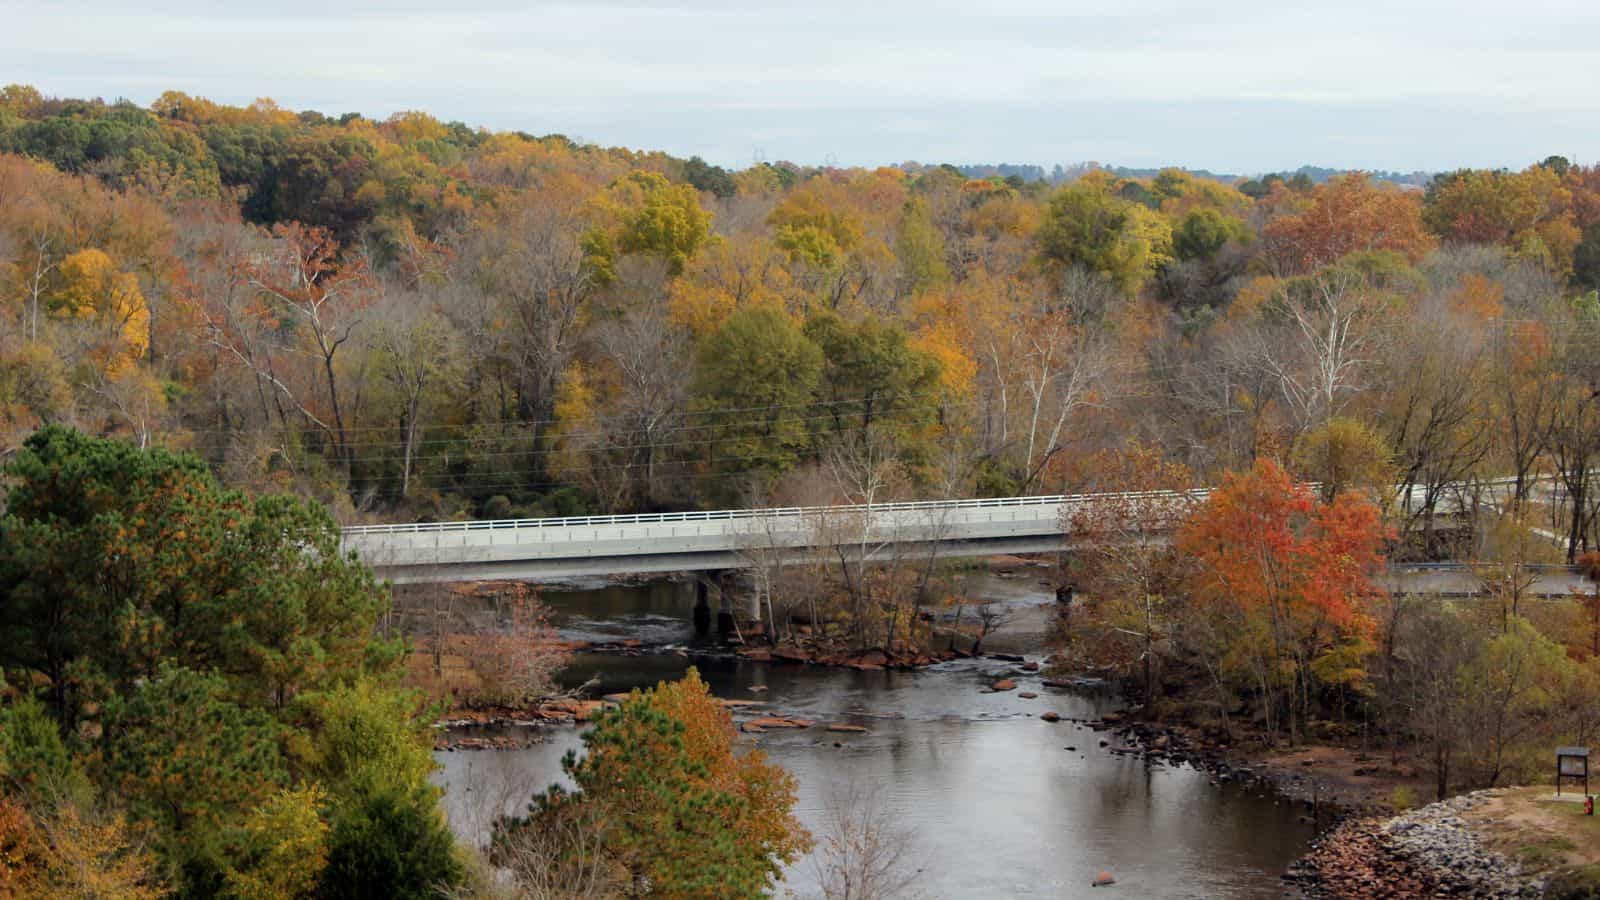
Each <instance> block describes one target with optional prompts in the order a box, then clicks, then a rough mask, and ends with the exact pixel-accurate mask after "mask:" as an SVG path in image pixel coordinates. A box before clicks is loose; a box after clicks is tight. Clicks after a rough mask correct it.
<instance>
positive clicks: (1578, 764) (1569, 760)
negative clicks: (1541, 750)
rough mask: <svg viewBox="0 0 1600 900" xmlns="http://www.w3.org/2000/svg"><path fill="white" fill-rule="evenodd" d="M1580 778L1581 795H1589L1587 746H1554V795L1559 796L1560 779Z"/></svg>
mask: <svg viewBox="0 0 1600 900" xmlns="http://www.w3.org/2000/svg"><path fill="white" fill-rule="evenodd" d="M1563 778H1582V779H1583V795H1584V796H1585V797H1587V796H1589V748H1588V747H1557V748H1556V796H1557V797H1559V796H1561V779H1563Z"/></svg>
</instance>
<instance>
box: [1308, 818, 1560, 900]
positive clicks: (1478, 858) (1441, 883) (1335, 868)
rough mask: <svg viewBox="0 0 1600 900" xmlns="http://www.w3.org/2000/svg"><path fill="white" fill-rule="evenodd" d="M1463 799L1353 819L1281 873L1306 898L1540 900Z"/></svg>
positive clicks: (1537, 887) (1534, 882) (1538, 889)
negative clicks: (1488, 840)
mask: <svg viewBox="0 0 1600 900" xmlns="http://www.w3.org/2000/svg"><path fill="white" fill-rule="evenodd" d="M1484 799H1485V792H1479V793H1477V794H1464V795H1462V796H1460V797H1455V798H1453V799H1450V800H1445V801H1443V802H1440V803H1434V804H1431V805H1429V806H1424V807H1422V808H1420V809H1416V810H1412V811H1411V812H1408V813H1404V814H1402V815H1398V816H1392V817H1389V818H1378V817H1372V818H1364V819H1350V820H1347V821H1345V822H1343V823H1342V824H1340V825H1339V827H1337V828H1335V829H1334V830H1332V831H1330V832H1328V833H1327V834H1325V835H1323V836H1322V837H1321V838H1319V839H1318V840H1317V841H1316V842H1315V843H1314V844H1313V845H1312V848H1311V851H1310V852H1309V853H1307V854H1306V855H1305V856H1304V857H1303V858H1301V859H1300V860H1299V861H1298V862H1296V863H1295V864H1294V865H1293V866H1291V867H1290V869H1289V871H1288V873H1287V874H1285V875H1284V880H1285V882H1286V883H1287V884H1288V885H1290V886H1291V888H1292V889H1293V890H1294V891H1295V892H1296V893H1297V894H1298V895H1299V896H1302V897H1308V898H1330V900H1343V898H1357V897H1361V898H1366V897H1392V898H1413V897H1416V898H1422V897H1473V898H1507V900H1520V898H1535V897H1540V896H1543V894H1544V884H1543V882H1542V881H1540V880H1539V879H1537V878H1534V877H1532V876H1530V875H1527V874H1525V873H1524V872H1522V870H1521V869H1520V868H1519V867H1518V866H1517V864H1516V863H1515V862H1513V861H1511V860H1508V859H1506V858H1505V857H1504V856H1501V855H1500V854H1498V853H1495V852H1494V851H1492V850H1490V849H1488V848H1487V847H1485V846H1483V845H1482V844H1481V843H1480V842H1479V841H1478V839H1477V837H1476V836H1475V835H1474V834H1473V833H1472V830H1471V829H1470V828H1469V827H1468V826H1467V824H1466V823H1465V822H1464V821H1463V820H1462V818H1461V814H1462V813H1463V812H1466V811H1467V810H1470V809H1472V808H1473V807H1474V806H1476V805H1478V804H1480V803H1482V802H1484Z"/></svg>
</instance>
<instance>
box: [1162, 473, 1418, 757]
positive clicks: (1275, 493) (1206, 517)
mask: <svg viewBox="0 0 1600 900" xmlns="http://www.w3.org/2000/svg"><path fill="white" fill-rule="evenodd" d="M1388 537H1389V533H1388V530H1387V528H1386V526H1384V525H1383V523H1382V520H1381V518H1380V515H1379V511H1378V508H1377V507H1376V506H1374V505H1373V504H1372V503H1371V502H1370V501H1368V500H1366V499H1364V498H1362V497H1359V496H1357V495H1355V494H1349V493H1346V494H1341V495H1340V496H1338V497H1336V498H1335V499H1334V500H1333V501H1332V502H1330V503H1324V502H1320V501H1319V500H1317V498H1316V497H1315V496H1314V495H1313V494H1312V492H1311V491H1310V490H1308V489H1307V488H1306V487H1304V486H1302V485H1299V484H1296V483H1295V482H1294V481H1293V480H1292V479H1291V478H1290V477H1289V475H1288V473H1287V472H1285V471H1284V470H1283V468H1282V467H1281V466H1279V465H1278V464H1277V463H1275V462H1272V461H1270V460H1261V461H1259V462H1257V463H1256V466H1255V468H1254V469H1252V470H1251V471H1249V472H1247V473H1241V474H1234V475H1230V476H1228V477H1227V478H1226V479H1224V481H1223V483H1222V485H1221V486H1220V487H1218V488H1217V489H1216V490H1214V491H1212V492H1211V495H1210V496H1209V497H1208V498H1207V500H1206V503H1205V504H1204V505H1203V506H1202V507H1201V508H1200V509H1199V510H1197V511H1196V512H1195V514H1194V515H1193V516H1192V517H1191V518H1190V519H1189V521H1188V522H1187V523H1186V524H1185V525H1184V527H1183V528H1182V529H1181V530H1180V531H1179V532H1178V548H1179V550H1180V551H1181V552H1183V553H1184V554H1186V555H1187V556H1189V557H1190V558H1191V559H1192V561H1193V562H1194V563H1195V573H1196V574H1195V580H1196V583H1195V586H1194V587H1195V597H1196V600H1197V601H1199V602H1200V603H1201V604H1203V605H1210V606H1211V607H1212V608H1213V609H1215V610H1216V611H1217V612H1218V613H1220V614H1222V615H1224V616H1225V617H1226V618H1228V619H1229V620H1230V623H1232V624H1233V625H1234V626H1235V627H1234V628H1233V629H1232V630H1231V633H1230V639H1229V640H1228V642H1227V643H1228V646H1227V647H1226V648H1225V650H1224V654H1223V663H1224V667H1225V668H1227V669H1228V670H1229V671H1231V672H1233V673H1235V674H1236V675H1239V676H1243V678H1244V679H1245V680H1246V681H1247V683H1248V684H1249V686H1250V687H1251V688H1253V689H1254V690H1256V691H1258V692H1259V693H1260V695H1261V699H1262V709H1263V712H1264V714H1265V720H1266V725H1267V729H1268V731H1269V733H1272V734H1274V735H1275V734H1276V733H1277V732H1278V731H1279V729H1281V728H1283V727H1284V726H1285V725H1286V726H1287V728H1288V732H1289V737H1290V740H1291V741H1293V740H1297V739H1298V737H1299V729H1300V726H1301V723H1302V722H1303V721H1304V719H1305V717H1306V715H1307V714H1308V713H1309V712H1310V710H1311V708H1312V704H1313V702H1314V701H1315V700H1316V699H1317V698H1318V697H1319V696H1320V692H1321V691H1322V690H1324V689H1330V688H1337V689H1343V688H1347V687H1350V686H1352V685H1355V684H1359V683H1360V681H1361V680H1362V677H1363V675H1364V673H1363V671H1362V669H1361V657H1362V656H1363V655H1364V651H1363V649H1362V648H1363V647H1365V646H1367V644H1368V638H1369V636H1370V632H1371V629H1372V621H1371V619H1370V617H1369V616H1368V614H1367V606H1368V600H1369V598H1370V597H1371V596H1372V595H1373V594H1374V593H1375V592H1376V591H1377V587H1376V585H1375V584H1374V582H1373V580H1372V579H1373V576H1374V575H1375V574H1376V573H1377V571H1378V569H1379V568H1380V567H1381V566H1382V565H1383V561H1384V557H1383V545H1384V542H1385V540H1386V539H1387V538H1388Z"/></svg>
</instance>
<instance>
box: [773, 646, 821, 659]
mask: <svg viewBox="0 0 1600 900" xmlns="http://www.w3.org/2000/svg"><path fill="white" fill-rule="evenodd" d="M772 658H773V659H774V660H776V661H778V662H791V663H804V662H810V661H811V654H809V653H807V652H806V651H804V650H801V649H800V648H799V647H796V646H795V645H793V644H780V645H778V646H776V647H774V648H772Z"/></svg>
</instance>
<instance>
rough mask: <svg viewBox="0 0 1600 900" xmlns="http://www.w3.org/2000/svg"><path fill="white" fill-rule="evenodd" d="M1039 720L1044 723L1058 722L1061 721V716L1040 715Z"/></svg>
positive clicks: (1055, 713)
mask: <svg viewBox="0 0 1600 900" xmlns="http://www.w3.org/2000/svg"><path fill="white" fill-rule="evenodd" d="M1039 718H1041V719H1043V720H1045V721H1046V722H1059V721H1061V714H1060V713H1057V712H1047V713H1040V714H1039Z"/></svg>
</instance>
